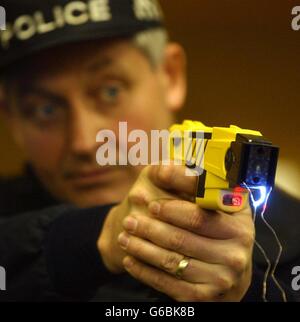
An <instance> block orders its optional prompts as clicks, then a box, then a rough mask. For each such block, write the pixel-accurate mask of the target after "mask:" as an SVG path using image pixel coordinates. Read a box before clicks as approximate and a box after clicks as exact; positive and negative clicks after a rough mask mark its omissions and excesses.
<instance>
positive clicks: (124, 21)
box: [0, 0, 163, 70]
mask: <svg viewBox="0 0 300 322" xmlns="http://www.w3.org/2000/svg"><path fill="white" fill-rule="evenodd" d="M1 6H2V7H4V9H5V11H6V30H4V31H0V70H1V69H3V68H6V67H8V66H10V65H13V64H14V63H15V62H17V61H18V60H20V59H22V58H24V57H26V56H28V55H30V54H33V53H35V52H37V51H40V50H42V49H47V48H50V47H55V46H59V45H62V44H67V43H74V42H80V41H85V40H94V39H106V38H114V37H129V36H132V35H134V34H136V33H137V32H139V31H143V30H147V29H152V28H158V27H162V26H163V14H162V11H161V8H160V5H159V3H158V0H2V1H1Z"/></svg>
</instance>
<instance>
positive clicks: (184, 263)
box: [175, 257, 190, 279]
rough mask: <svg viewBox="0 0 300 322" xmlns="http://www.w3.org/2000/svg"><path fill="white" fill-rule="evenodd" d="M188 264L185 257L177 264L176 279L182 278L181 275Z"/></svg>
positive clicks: (188, 261)
mask: <svg viewBox="0 0 300 322" xmlns="http://www.w3.org/2000/svg"><path fill="white" fill-rule="evenodd" d="M189 263H190V260H189V258H187V257H184V258H183V259H182V260H181V261H180V262H179V264H178V266H177V268H176V272H175V275H176V277H177V278H180V279H181V278H182V274H183V272H184V270H185V269H186V268H187V267H188V265H189Z"/></svg>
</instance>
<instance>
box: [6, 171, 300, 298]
mask: <svg viewBox="0 0 300 322" xmlns="http://www.w3.org/2000/svg"><path fill="white" fill-rule="evenodd" d="M272 200H273V205H272V207H271V208H272V209H270V210H272V211H269V213H271V214H272V215H271V216H274V220H273V221H272V224H274V226H275V228H277V230H278V226H279V225H280V222H282V223H284V226H282V225H281V227H280V234H279V235H280V238H281V240H282V242H283V245H284V247H285V249H287V250H288V251H286V252H284V256H283V258H282V262H281V265H280V270H279V271H278V273H279V275H280V276H281V278H282V280H283V282H285V285H284V287H285V290H286V291H287V294H288V298H289V300H296V299H297V293H296V292H294V293H293V292H292V289H291V287H290V281H291V280H292V276H291V268H292V267H293V265H296V263H297V261H298V264H299V263H300V260H299V259H300V247H299V243H297V242H296V241H299V240H300V236H299V234H300V233H299V227H300V226H299V219H298V218H297V216H296V215H297V214H298V211H299V203H298V202H296V201H295V200H293V199H291V198H290V197H289V196H288V195H286V194H284V193H282V192H279V191H276V192H275V194H274V195H273V198H272ZM112 206H113V205H108V206H104V207H96V208H91V209H76V208H75V207H73V206H71V205H63V204H61V203H60V202H58V201H57V200H55V199H54V198H52V197H51V196H50V194H48V193H47V192H46V191H45V189H44V188H43V187H42V185H41V184H40V183H39V181H38V179H37V178H36V177H35V175H34V173H33V171H32V170H30V169H28V170H27V173H26V175H25V176H24V177H22V178H17V179H14V180H2V181H1V183H0V266H3V267H4V268H5V269H6V272H7V291H0V300H2V301H170V300H171V299H169V298H168V297H166V296H165V295H163V294H160V293H158V292H156V291H154V290H152V289H150V288H148V287H146V286H144V285H142V284H141V283H139V282H138V281H135V280H134V279H133V278H131V277H130V276H129V275H128V274H121V275H114V274H111V273H110V272H109V271H108V270H107V269H106V268H105V266H104V264H103V263H102V261H101V258H100V256H99V253H98V251H97V248H96V240H97V238H98V236H99V234H100V231H101V227H102V225H103V221H104V219H105V217H106V215H107V213H108V212H109V210H110V209H111V207H112ZM269 217H270V216H269ZM258 223H259V220H258ZM288 223H289V224H288ZM290 224H292V225H291V226H288V225H290ZM259 226H260V225H259ZM282 228H284V229H282ZM285 228H288V229H285ZM258 233H259V236H258V239H263V241H262V240H260V241H261V243H262V244H263V245H264V246H265V247H267V248H268V249H269V251H270V250H271V251H272V249H275V250H276V244H275V241H274V240H272V236H271V235H270V233H269V232H268V231H264V229H263V227H258ZM263 264H264V263H263V261H261V258H259V256H258V258H257V264H256V265H255V267H254V273H253V282H252V286H251V288H250V289H249V291H248V294H247V295H246V297H245V298H244V301H261V300H262V297H261V294H262V280H263V274H264V268H263ZM269 282H270V283H269V288H268V290H269V292H268V299H269V300H280V299H281V298H280V293H279V292H278V290H277V289H276V287H275V285H274V283H272V281H269ZM281 282H282V281H281ZM283 284H284V283H283ZM287 284H289V285H287Z"/></svg>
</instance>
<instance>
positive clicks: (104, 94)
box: [101, 85, 121, 103]
mask: <svg viewBox="0 0 300 322" xmlns="http://www.w3.org/2000/svg"><path fill="white" fill-rule="evenodd" d="M120 92H121V87H120V86H116V85H114V86H104V87H103V88H102V89H101V100H102V101H103V102H104V103H117V101H118V99H119V96H120Z"/></svg>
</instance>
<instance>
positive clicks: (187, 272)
mask: <svg viewBox="0 0 300 322" xmlns="http://www.w3.org/2000/svg"><path fill="white" fill-rule="evenodd" d="M119 242H120V245H121V247H122V248H123V249H124V250H125V251H126V253H128V254H129V255H132V256H134V257H135V258H137V259H139V260H141V261H142V262H144V263H146V264H149V265H151V266H154V267H156V268H158V269H160V270H163V271H165V272H166V273H169V274H171V275H173V276H176V273H177V272H178V267H179V265H180V262H181V261H182V260H183V258H184V256H183V255H180V254H178V253H176V252H172V251H169V250H166V249H163V248H161V247H158V246H156V245H155V244H153V243H150V242H149V241H146V240H143V239H140V238H138V237H135V236H132V235H130V234H127V233H125V232H124V233H122V234H121V235H120V236H119ZM181 279H182V280H185V281H187V282H190V283H202V284H203V283H211V284H214V285H217V286H219V287H223V288H224V289H225V288H227V289H230V288H232V287H233V283H234V281H233V278H232V277H231V274H230V273H229V272H228V270H227V269H226V268H225V267H224V266H222V265H217V264H207V263H205V262H201V261H198V260H196V259H193V258H188V265H187V267H186V268H185V269H184V270H183V272H182V276H181Z"/></svg>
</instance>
